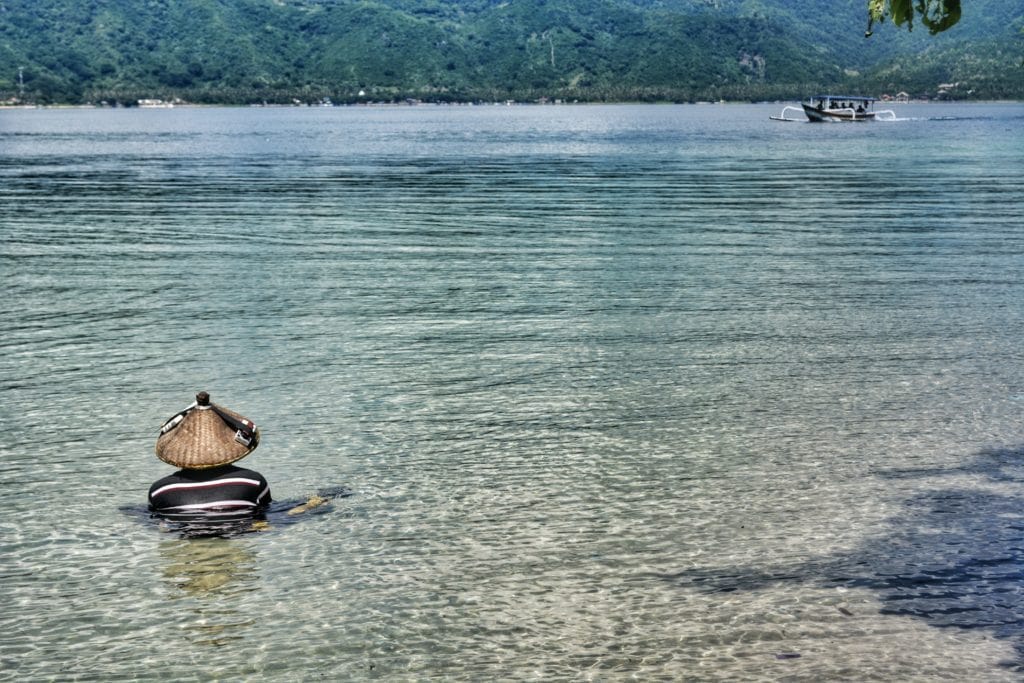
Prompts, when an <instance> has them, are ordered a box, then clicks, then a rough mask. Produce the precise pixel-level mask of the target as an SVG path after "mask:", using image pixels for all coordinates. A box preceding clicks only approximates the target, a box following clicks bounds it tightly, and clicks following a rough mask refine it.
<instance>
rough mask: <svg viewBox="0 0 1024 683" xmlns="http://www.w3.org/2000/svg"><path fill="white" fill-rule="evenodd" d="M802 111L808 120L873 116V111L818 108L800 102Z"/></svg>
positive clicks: (854, 118)
mask: <svg viewBox="0 0 1024 683" xmlns="http://www.w3.org/2000/svg"><path fill="white" fill-rule="evenodd" d="M801 106H802V107H803V108H804V113H805V114H807V119H808V120H809V121H814V122H821V121H870V120H872V119H873V118H875V112H873V111H862V112H857V111H854V110H853V109H818V108H817V107H812V106H811V105H809V104H801Z"/></svg>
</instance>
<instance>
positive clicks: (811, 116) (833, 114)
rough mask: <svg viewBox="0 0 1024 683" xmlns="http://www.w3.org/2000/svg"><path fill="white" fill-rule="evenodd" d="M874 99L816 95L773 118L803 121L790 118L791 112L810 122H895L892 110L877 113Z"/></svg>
mask: <svg viewBox="0 0 1024 683" xmlns="http://www.w3.org/2000/svg"><path fill="white" fill-rule="evenodd" d="M877 101H878V100H877V99H875V98H874V97H860V96H857V95H814V96H813V97H810V98H808V99H807V100H806V101H804V102H801V103H800V107H793V106H787V107H784V108H783V110H782V113H781V114H779V115H778V116H771V117H769V118H771V119H772V120H773V121H803V119H800V118H789V117H787V116H786V112H787V111H789V110H793V111H797V112H799V111H801V110H802V111H803V113H804V115H805V116H806V117H807V120H808V121H811V122H815V123H818V122H831V121H874V120H886V121H894V120H895V119H896V112H894V111H892V110H891V109H885V110H879V111H875V108H874V107H875V102H877Z"/></svg>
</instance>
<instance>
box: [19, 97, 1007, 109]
mask: <svg viewBox="0 0 1024 683" xmlns="http://www.w3.org/2000/svg"><path fill="white" fill-rule="evenodd" d="M797 101H799V100H796V99H783V100H759V101H756V102H750V101H744V100H720V101H717V102H710V101H700V102H668V101H666V102H645V101H629V100H623V101H616V102H591V101H582V102H518V101H507V102H415V103H409V102H386V101H382V102H361V103H358V104H347V103H346V104H312V103H303V104H270V103H268V104H244V103H239V104H221V103H218V104H206V103H193V102H178V103H167V104H148V105H131V106H125V105H109V104H4V103H0V111H15V110H32V109H108V110H112V111H113V110H129V109H140V110H152V109H361V108H362V109H366V108H387V107H392V108H408V109H414V108H418V107H424V108H427V107H448V108H463V107H465V108H469V107H583V106H587V107H590V106H617V105H634V106H635V105H643V106H651V107H662V106H729V105H743V104H785V103H787V102H797ZM879 102H884V103H885V104H896V105H903V104H915V105H941V104H1020V103H1024V99H1020V100H1016V99H1000V100H974V99H968V100H935V99H910V100H906V101H901V102H897V101H896V100H879Z"/></svg>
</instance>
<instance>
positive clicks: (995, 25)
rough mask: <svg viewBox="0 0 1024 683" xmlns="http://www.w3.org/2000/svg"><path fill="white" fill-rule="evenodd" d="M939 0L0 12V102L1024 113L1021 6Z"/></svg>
mask: <svg viewBox="0 0 1024 683" xmlns="http://www.w3.org/2000/svg"><path fill="white" fill-rule="evenodd" d="M933 2H940V3H941V4H943V7H946V8H947V9H948V8H949V7H952V4H953V2H952V0H931V2H929V3H927V4H924V3H917V6H918V12H920V11H921V10H922V9H924V10H926V13H925V14H924V15H920V16H919V17H918V19H919V21H923V23H924V26H925V27H926V28H927V29H929V31H935V32H936V33H938V35H934V36H933V35H929V34H928V31H907V30H906V28H907V27H908V26H912V20H913V15H914V8H913V7H911V9H910V15H907V14H906V7H905V5H909V0H886V1H885V2H881V0H870V1H869V3H868V5H867V6H866V5H865V4H864V2H863V0H851V1H850V2H834V1H832V0H807V1H804V2H797V1H796V0H593V1H590V2H586V3H579V2H574V1H573V0H506V1H501V0H132V1H129V0H0V102H3V101H6V102H9V103H16V102H35V103H100V102H106V103H108V104H113V103H127V104H131V103H135V102H137V101H138V100H141V99H161V100H164V101H174V100H182V101H188V102H197V103H224V104H227V103H232V104H244V103H263V102H266V103H295V102H302V103H309V102H323V101H330V102H333V103H339V104H340V103H354V102H369V101H401V100H405V99H414V100H428V101H473V100H487V101H495V100H498V101H500V100H518V101H535V100H542V99H545V98H546V99H549V100H555V99H560V100H565V101H695V100H719V99H726V100H763V99H779V98H791V97H797V96H801V95H805V94H807V92H808V91H811V90H817V89H834V88H843V89H847V88H848V89H851V90H858V91H868V92H871V93H873V94H881V92H882V91H887V92H888V91H891V92H894V93H895V92H898V91H906V92H908V93H910V94H911V95H912V96H918V97H946V96H949V97H952V96H956V97H958V98H1021V97H1024V82H1022V77H1021V71H1022V69H1021V64H1022V63H1024V39H1022V33H1021V28H1022V26H1024V8H1022V7H1021V6H1020V5H1019V3H1018V2H1017V0H974V1H972V2H971V3H970V6H969V11H966V12H965V13H964V14H963V16H962V17H960V19H959V22H953V15H952V14H947V15H941V14H935V13H934V11H932V13H930V14H929V13H927V12H928V11H929V7H931V3H933ZM955 4H956V6H957V8H959V3H955ZM869 9H870V10H871V11H872V12H873V13H874V14H872V15H871V16H872V17H874V19H875V20H876V22H875V23H874V25H873V29H872V30H873V33H874V36H873V37H872V38H870V39H865V38H864V29H865V25H866V24H867V21H868V17H869V12H868V10H869ZM884 16H888V17H889V18H890V19H891V20H890V21H885V22H882V23H877V20H878V19H880V18H882V17H884ZM954 23H955V25H954Z"/></svg>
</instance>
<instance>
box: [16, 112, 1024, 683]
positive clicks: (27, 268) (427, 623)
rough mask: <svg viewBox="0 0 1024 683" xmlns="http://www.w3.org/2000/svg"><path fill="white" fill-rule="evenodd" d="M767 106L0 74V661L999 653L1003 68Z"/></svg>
mask: <svg viewBox="0 0 1024 683" xmlns="http://www.w3.org/2000/svg"><path fill="white" fill-rule="evenodd" d="M779 108H780V106H779V105H750V106H682V107H674V106H664V107H633V106H611V107H597V106H588V107H474V108H469V107H416V108H380V109H366V108H363V109H357V108H351V109H251V110H250V109H174V110H135V111H113V110H108V111H99V110H96V111H90V110H70V111H68V110H32V111H0V230H2V233H0V234H2V242H0V278H2V284H3V288H4V292H5V297H4V299H3V303H2V305H0V326H2V329H3V330H4V333H3V336H2V338H0V339H2V341H0V345H2V353H0V389H2V392H3V401H2V406H0V435H2V436H0V463H2V465H3V471H4V476H3V477H2V478H0V490H2V492H3V502H2V503H0V506H2V507H0V510H2V513H3V514H0V551H2V557H3V561H2V563H0V634H3V635H0V679H2V680H40V679H69V678H72V679H79V680H103V681H107V680H135V679H138V680H148V679H150V678H151V676H152V672H154V671H160V672H161V676H162V677H163V678H166V679H167V680H203V681H205V680H211V679H214V678H222V679H227V680H237V679H245V678H252V679H263V680H309V679H310V678H315V677H316V676H318V675H319V676H323V677H324V678H325V680H329V679H333V680H337V679H353V678H356V679H365V678H380V679H389V680H394V679H400V680H408V679H425V678H442V679H454V680H484V679H490V678H500V679H506V680H508V679H512V680H519V679H526V678H550V679H576V678H579V679H590V678H593V679H600V680H609V679H613V680H614V679H622V678H627V677H630V676H635V677H637V678H641V679H645V680H649V679H673V680H678V679H685V678H692V679H700V680H737V679H743V680H757V679H764V680H778V679H779V678H785V677H793V678H795V679H801V680H821V679H836V678H842V677H846V678H853V679H859V680H864V679H872V678H875V679H884V680H911V679H923V678H926V677H945V678H950V679H958V680H979V681H980V680H985V681H990V680H1000V679H1007V680H1011V679H1014V678H1016V677H1017V676H1018V675H1019V672H1018V671H1017V669H1018V668H1020V666H1021V663H1022V662H1024V654H1022V653H1024V602H1022V600H1021V598H1020V597H1019V584H1020V579H1021V578H1022V569H1024V505H1022V503H1024V481H1022V479H1021V477H1022V476H1024V469H1022V467H1021V462H1022V455H1024V425H1022V424H1021V420H1020V413H1021V410H1022V408H1024V365H1022V362H1021V361H1022V351H1021V343H1020V340H1021V338H1022V337H1024V334H1022V333H1024V304H1022V301H1024V296H1022V295H1024V284H1022V280H1021V276H1020V273H1021V272H1022V265H1024V225H1022V220H1021V218H1020V214H1021V211H1020V207H1021V206H1022V203H1024V202H1022V200H1024V125H1022V124H1024V106H1022V105H1014V104H1001V105H937V104H936V105H903V106H901V107H898V114H899V115H900V117H901V118H902V119H905V120H901V121H897V122H893V123H881V122H879V123H875V124H865V125H810V124H802V123H775V122H771V121H769V120H768V116H769V114H777V113H778V110H779ZM200 389H205V390H208V391H210V392H211V394H212V395H213V397H214V400H215V401H218V402H220V403H223V404H224V405H227V406H229V407H231V408H233V409H235V410H238V411H239V412H242V413H243V414H245V415H247V416H249V417H251V418H253V419H254V420H255V421H256V422H257V423H258V424H259V425H260V426H261V429H262V430H263V435H264V437H263V444H262V445H261V447H260V449H259V450H258V451H256V452H255V453H254V454H253V455H252V456H250V457H249V458H248V459H246V461H244V462H245V464H246V465H247V466H249V467H253V468H255V469H258V470H260V471H261V472H263V474H265V475H266V476H267V477H268V479H269V480H270V481H271V483H272V486H273V490H274V494H275V497H276V498H279V499H287V498H301V497H303V496H304V495H306V494H308V493H310V492H312V491H314V490H316V489H317V488H320V487H324V486H346V487H348V488H350V489H351V490H352V491H353V495H352V496H350V497H346V498H339V499H337V500H335V501H334V506H333V509H332V510H331V511H330V512H329V513H327V514H322V515H317V516H313V517H310V518H309V519H307V520H304V521H303V522H302V523H298V524H294V525H287V526H283V525H276V526H275V525H272V526H274V528H272V529H271V530H270V531H267V532H264V533H260V534H253V535H249V536H245V537H242V538H234V539H228V540H225V539H207V540H194V539H182V538H179V537H178V536H177V535H175V534H173V533H166V532H162V531H161V530H160V529H159V528H158V527H157V526H156V525H154V524H151V523H149V522H148V521H147V520H146V519H145V515H144V514H143V505H144V499H145V492H146V489H147V488H148V486H149V483H150V482H151V481H153V480H154V479H157V478H158V477H160V476H162V475H163V474H166V473H167V472H168V469H169V468H167V467H166V466H164V465H163V464H162V463H160V462H159V461H158V460H157V459H156V458H155V456H153V454H152V453H153V444H154V442H155V438H156V430H157V428H158V427H159V425H160V424H161V422H162V420H163V419H164V418H166V417H168V416H169V415H171V414H172V413H174V412H175V411H177V410H178V409H180V408H182V407H184V406H185V405H186V404H187V403H188V402H190V401H191V400H192V394H193V393H194V392H195V391H197V390H200ZM796 655H800V656H799V657H797V656H796Z"/></svg>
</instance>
